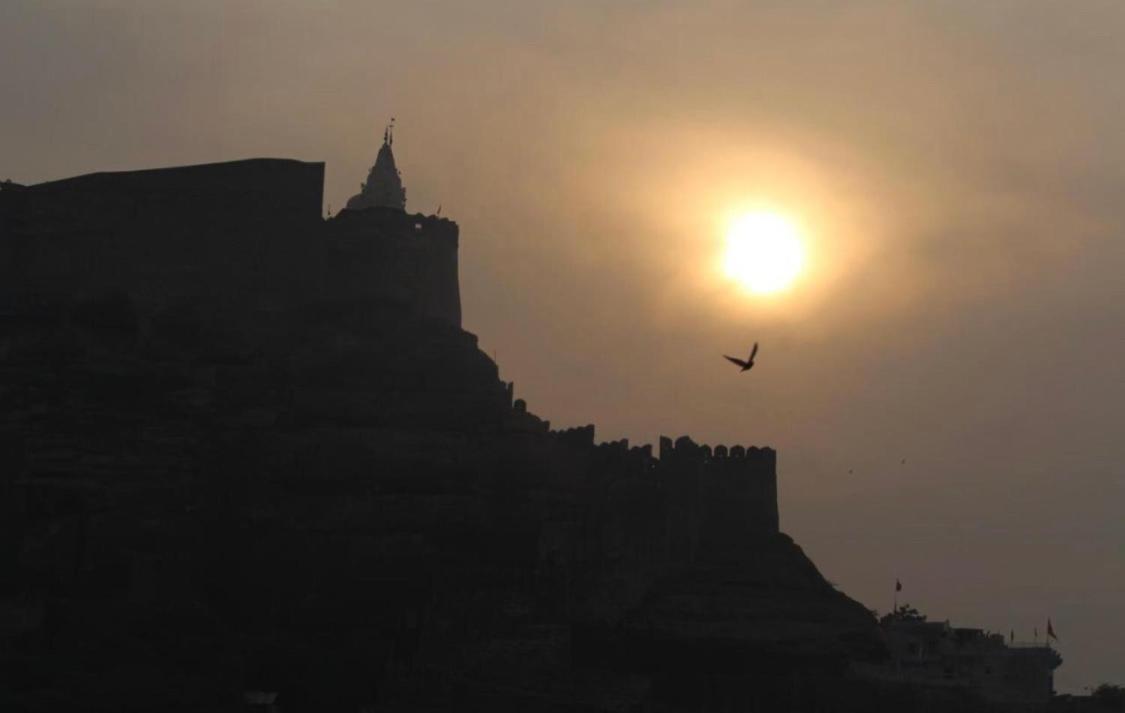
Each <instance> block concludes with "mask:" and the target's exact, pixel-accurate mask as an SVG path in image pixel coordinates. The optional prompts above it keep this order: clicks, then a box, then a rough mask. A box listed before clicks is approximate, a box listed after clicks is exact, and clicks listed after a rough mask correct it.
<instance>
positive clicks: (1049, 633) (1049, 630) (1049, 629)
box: [1047, 617, 1059, 641]
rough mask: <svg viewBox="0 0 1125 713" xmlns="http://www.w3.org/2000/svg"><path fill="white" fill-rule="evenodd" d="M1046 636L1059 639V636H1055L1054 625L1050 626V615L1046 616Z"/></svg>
mask: <svg viewBox="0 0 1125 713" xmlns="http://www.w3.org/2000/svg"><path fill="white" fill-rule="evenodd" d="M1047 638H1049V639H1054V640H1055V641H1058V640H1059V637H1057V636H1055V627H1053V626H1051V617H1047Z"/></svg>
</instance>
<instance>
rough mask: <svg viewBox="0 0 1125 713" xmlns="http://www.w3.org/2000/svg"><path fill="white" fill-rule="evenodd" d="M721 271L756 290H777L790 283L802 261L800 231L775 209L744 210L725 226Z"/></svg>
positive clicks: (740, 283)
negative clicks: (766, 210)
mask: <svg viewBox="0 0 1125 713" xmlns="http://www.w3.org/2000/svg"><path fill="white" fill-rule="evenodd" d="M726 239H727V240H726V242H727V247H726V252H725V253H724V254H723V272H724V273H725V274H726V276H727V277H728V278H730V279H732V280H734V281H735V282H737V283H738V284H739V285H741V286H742V287H744V288H745V289H747V290H749V291H750V292H754V293H756V294H763V295H764V294H770V293H774V292H780V291H781V290H784V289H785V288H787V287H789V286H790V285H791V284H793V281H794V280H795V279H797V275H798V274H800V272H801V267H802V266H803V265H804V262H805V248H804V244H803V243H802V241H801V235H800V231H798V229H797V226H796V225H795V224H794V223H793V221H792V220H790V219H789V218H787V217H785V216H783V215H780V214H778V213H764V212H761V213H745V214H743V215H740V216H738V217H737V218H735V219H734V220H733V221H732V222H731V223H730V226H729V227H728V228H727V235H726Z"/></svg>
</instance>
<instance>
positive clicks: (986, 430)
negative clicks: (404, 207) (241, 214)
mask: <svg viewBox="0 0 1125 713" xmlns="http://www.w3.org/2000/svg"><path fill="white" fill-rule="evenodd" d="M553 5H554V4H550V5H549V4H547V3H534V2H518V1H515V0H513V1H510V2H501V1H499V0H476V1H475V2H472V3H466V2H454V1H452V0H415V1H413V2H409V3H371V2H368V1H367V0H334V1H333V0H327V1H325V2H318V3H307V2H299V1H297V0H268V1H267V0H239V1H237V2H229V1H226V0H222V1H220V0H206V1H202V2H194V3H190V4H185V3H182V2H164V1H162V0H143V1H142V0H133V1H125V0H115V1H110V0H71V1H62V0H57V1H49V0H48V1H44V0H9V1H8V2H5V3H4V4H3V5H0V95H2V96H4V97H5V98H6V101H5V102H4V105H5V106H4V110H3V112H0V160H2V162H0V179H2V178H8V177H10V178H12V179H13V180H16V181H20V182H36V181H41V180H47V179H53V178H61V177H65V176H69V175H74V174H80V173H84V172H89V171H94V170H107V169H127V168H142V167H152V166H162V165H174V164H183V163H201V162H208V161H218V160H226V159H235V158H244V157H251V156H284V157H295V158H301V159H307V160H324V161H327V163H328V185H327V191H326V202H327V203H330V204H331V205H332V206H333V207H335V208H339V207H340V206H342V205H343V204H344V202H345V201H346V199H347V197H348V196H349V195H351V194H352V193H354V192H355V190H356V189H357V188H358V184H359V181H360V180H362V179H363V177H364V176H365V175H366V171H367V169H368V167H369V166H370V164H371V162H372V161H373V159H374V156H375V152H376V150H377V148H378V142H379V140H380V138H381V135H382V129H383V124H384V122H385V121H386V120H387V119H388V118H389V117H390V116H392V115H393V116H396V117H397V118H398V125H399V130H398V132H397V141H396V144H395V149H396V156H397V158H398V163H399V167H400V168H401V169H402V171H403V177H404V180H405V183H406V186H407V190H408V195H407V197H408V208H409V209H410V210H415V211H422V212H432V211H433V210H434V209H436V207H437V206H438V204H441V205H442V214H443V215H447V216H450V217H452V218H454V219H455V220H457V221H458V222H459V223H460V225H461V230H462V248H461V258H462V260H461V265H462V275H461V280H462V291H463V301H464V308H465V309H464V311H465V325H466V328H467V329H469V330H470V331H473V332H475V333H477V334H478V335H479V336H480V338H481V344H482V347H483V348H485V349H486V350H487V351H489V352H490V353H491V352H495V353H496V355H497V357H498V361H499V363H500V365H501V372H502V376H503V378H506V379H509V380H514V381H515V382H516V389H517V394H518V395H519V396H521V397H523V398H526V399H527V400H528V402H529V405H530V407H531V409H532V410H533V411H535V412H537V413H538V414H540V415H541V416H543V417H545V418H548V419H550V420H552V422H553V423H555V424H557V425H559V426H570V425H580V424H584V423H587V422H593V423H596V424H597V425H598V428H599V435H600V437H601V438H605V439H609V438H620V437H626V436H627V437H629V438H631V439H633V440H634V441H654V440H655V439H656V437H657V436H658V435H660V434H666V435H673V436H675V435H680V434H684V433H687V434H691V435H692V436H693V437H694V438H696V440H699V441H703V442H709V443H720V442H722V443H727V444H731V443H735V442H742V443H746V444H750V443H756V444H769V445H773V446H775V447H777V448H778V449H779V451H780V473H779V475H780V483H781V486H780V487H781V513H782V526H783V529H785V530H786V531H787V532H789V533H790V534H792V535H793V536H794V537H795V538H796V539H797V541H798V542H799V543H801V544H802V545H803V546H804V547H805V548H806V550H807V551H808V552H809V553H810V554H811V555H812V557H813V558H814V560H815V561H816V562H817V564H818V565H819V566H820V567H821V569H822V570H823V571H824V572H825V574H826V576H828V578H829V579H831V580H832V581H834V582H836V583H837V584H839V585H840V586H841V587H842V588H843V589H844V590H845V591H847V592H848V593H849V594H851V595H852V596H854V597H856V598H858V599H860V600H861V601H863V602H864V603H866V604H867V605H868V606H870V607H873V608H876V609H879V610H880V611H885V610H886V609H887V608H888V607H889V606H890V598H891V594H892V591H891V589H892V585H893V583H894V580H895V578H896V577H898V578H900V579H901V580H902V582H903V584H904V591H903V598H904V599H905V600H907V601H910V602H911V603H912V604H914V605H916V606H918V607H919V608H920V609H922V610H923V611H925V612H927V613H929V614H930V615H931V616H934V617H936V618H939V619H944V618H949V619H951V620H953V621H954V623H957V624H962V625H973V626H981V627H985V628H991V629H994V630H998V631H1003V632H1007V631H1008V630H1009V629H1011V628H1015V629H1016V632H1017V635H1018V636H1030V633H1031V630H1032V627H1034V626H1038V627H1039V628H1040V629H1041V630H1042V628H1043V626H1044V622H1045V620H1046V617H1047V616H1048V615H1049V616H1051V617H1052V620H1053V621H1054V623H1055V628H1056V631H1058V633H1059V636H1060V637H1061V643H1060V647H1061V649H1062V653H1063V656H1064V658H1065V661H1066V662H1065V663H1064V665H1063V667H1062V668H1061V669H1060V670H1059V672H1058V679H1057V680H1058V684H1059V687H1060V688H1062V689H1064V690H1076V691H1077V690H1081V688H1082V687H1083V686H1088V685H1094V684H1097V683H1099V682H1102V681H1111V682H1117V683H1125V614H1123V612H1122V610H1121V605H1120V601H1121V600H1122V599H1123V598H1125V524H1123V521H1125V518H1123V517H1122V514H1123V513H1125V475H1123V470H1122V469H1123V466H1122V463H1125V439H1123V438H1121V435H1120V430H1121V424H1122V422H1123V419H1122V404H1123V403H1125V365H1123V364H1125V360H1123V358H1122V351H1123V348H1125V343H1123V341H1122V340H1123V338H1125V337H1123V327H1125V280H1123V279H1122V277H1121V276H1122V275H1125V240H1123V239H1122V238H1123V235H1122V231H1123V227H1125V207H1123V206H1125V204H1123V203H1122V201H1121V199H1120V195H1121V191H1122V187H1123V186H1125V134H1123V133H1122V132H1121V127H1122V126H1123V125H1125V84H1122V83H1121V82H1120V77H1119V75H1120V68H1121V67H1122V66H1125V45H1123V44H1122V43H1121V42H1120V41H1119V34H1120V28H1121V27H1125V6H1123V5H1121V4H1120V3H1117V2H1109V1H1100V2H1099V1H1095V0H1085V1H1083V2H1076V3H1058V2H1048V1H1047V0H1043V1H1038V0H1018V1H1017V0H1008V1H1002V0H996V1H994V2H989V3H987V4H985V3H978V2H972V1H970V0H965V1H964V2H955V1H953V0H946V1H942V2H927V3H921V2H918V3H899V2H894V3H892V2H885V3H883V2H880V3H865V2H854V3H846V6H847V7H846V8H844V7H841V6H842V5H845V4H844V3H835V2H827V1H825V2H820V1H812V0H810V1H809V2H782V1H781V0H776V1H764V2H757V3H745V2H734V1H730V2H726V1H718V0H697V1H693V2H641V1H639V0H624V1H622V2H615V3H612V4H611V3H595V2H588V1H577V2H570V3H565V4H562V3H560V4H558V5H561V6H562V7H554V6H553ZM751 6H752V7H751ZM750 204H755V205H757V204H768V205H773V206H776V207H778V208H779V209H782V210H785V211H787V212H789V213H791V214H792V215H793V216H794V217H795V218H797V219H798V220H799V221H801V223H802V224H803V225H804V226H805V227H806V230H807V232H808V236H809V261H810V262H809V271H808V272H807V273H806V274H805V275H804V276H803V278H802V280H801V281H800V282H799V283H798V284H797V285H796V286H795V287H794V289H793V290H791V291H790V292H788V293H786V295H784V296H782V297H777V298H770V299H764V300H763V299H753V298H748V297H747V296H746V295H744V294H742V293H740V292H738V291H737V290H734V289H732V287H731V286H730V285H729V284H728V283H725V282H724V281H723V280H722V279H721V276H720V274H719V272H718V271H717V270H716V268H715V265H716V261H717V260H718V257H719V251H720V250H721V246H722V234H721V225H722V223H723V220H724V216H726V215H728V214H729V213H730V212H731V211H732V210H734V209H736V208H737V207H738V206H742V205H750ZM326 207H327V206H326ZM754 340H758V341H760V342H761V344H762V352H761V354H760V356H759V362H758V366H757V367H756V368H755V370H754V371H753V372H752V373H751V374H748V375H742V376H739V375H738V374H737V373H736V371H735V370H734V369H733V368H731V367H730V365H729V364H726V363H725V362H724V361H722V359H721V357H720V356H719V355H720V354H721V353H724V352H725V353H739V352H742V351H744V350H745V349H746V348H747V347H748V346H749V344H750V343H751V342H753V341H754ZM903 458H905V459H906V464H905V465H904V464H902V463H901V460H902V459H903ZM849 469H851V470H852V471H853V473H852V474H849V473H848V471H849Z"/></svg>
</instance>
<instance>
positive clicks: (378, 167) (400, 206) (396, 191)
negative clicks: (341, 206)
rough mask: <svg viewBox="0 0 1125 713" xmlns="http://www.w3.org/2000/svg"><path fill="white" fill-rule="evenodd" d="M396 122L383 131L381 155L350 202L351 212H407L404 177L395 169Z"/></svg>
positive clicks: (376, 158) (392, 119) (392, 120)
mask: <svg viewBox="0 0 1125 713" xmlns="http://www.w3.org/2000/svg"><path fill="white" fill-rule="evenodd" d="M394 129H395V120H394V117H391V121H390V123H389V124H387V126H386V127H385V128H384V129H383V145H382V146H381V147H379V154H378V155H377V156H376V157H375V165H374V166H372V167H371V171H369V172H368V174H367V181H366V182H364V183H363V184H361V186H360V191H359V193H358V194H356V195H354V196H352V197H351V199H349V200H348V204H347V208H348V209H349V210H362V209H364V208H395V209H397V210H406V188H404V187H403V185H402V177H401V176H400V175H399V171H398V168H397V167H395V156H394V153H393V152H392V151H391V146H393V145H394V142H395V135H394Z"/></svg>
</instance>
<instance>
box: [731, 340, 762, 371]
mask: <svg viewBox="0 0 1125 713" xmlns="http://www.w3.org/2000/svg"><path fill="white" fill-rule="evenodd" d="M757 353H758V343H757V342H754V348H753V349H751V350H750V358H749V359H747V360H746V361H742V360H741V359H735V358H734V357H732V356H727V355H726V354H724V355H723V358H724V359H726V360H727V361H729V362H730V363H731V364H737V365H738V366H740V367H742V368H741V369H739V371H740V372H743V371H750V370H751V369H752V368H754V355H756V354H757Z"/></svg>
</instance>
